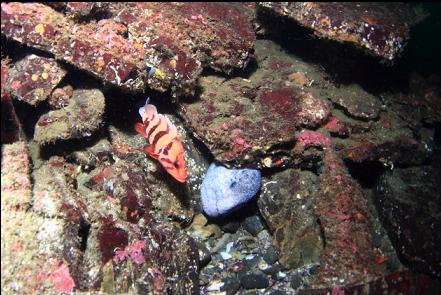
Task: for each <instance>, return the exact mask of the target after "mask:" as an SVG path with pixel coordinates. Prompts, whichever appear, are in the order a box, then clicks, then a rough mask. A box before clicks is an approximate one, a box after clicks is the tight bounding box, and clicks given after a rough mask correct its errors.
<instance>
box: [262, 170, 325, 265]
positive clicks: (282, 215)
mask: <svg viewBox="0 0 441 295" xmlns="http://www.w3.org/2000/svg"><path fill="white" fill-rule="evenodd" d="M315 182H316V176H315V175H313V174H312V173H307V172H300V171H297V170H292V169H288V170H285V171H283V172H280V173H277V174H275V175H273V176H272V177H271V178H269V179H265V182H264V185H263V190H262V194H261V196H260V198H259V201H258V204H259V209H260V212H261V214H262V216H263V217H264V219H265V221H266V224H267V225H268V227H269V229H270V230H271V233H272V236H273V243H274V245H275V247H276V249H277V250H278V251H279V252H280V259H279V261H280V263H282V264H283V265H284V266H286V267H287V268H293V269H297V268H301V267H303V266H306V265H310V264H318V263H320V253H321V251H322V250H323V241H322V237H321V236H320V226H319V225H318V224H317V222H316V219H317V218H316V216H315V214H314V212H313V205H314V202H313V198H314V196H315V194H316V191H315V190H316V189H317V186H316V183H315ZM286 204H289V206H287V205H286Z"/></svg>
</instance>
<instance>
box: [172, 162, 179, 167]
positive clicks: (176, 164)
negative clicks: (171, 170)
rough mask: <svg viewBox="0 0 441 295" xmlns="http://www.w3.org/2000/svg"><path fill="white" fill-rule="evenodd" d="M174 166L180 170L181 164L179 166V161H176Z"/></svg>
mask: <svg viewBox="0 0 441 295" xmlns="http://www.w3.org/2000/svg"><path fill="white" fill-rule="evenodd" d="M173 165H174V166H175V168H176V169H178V168H179V164H178V161H175V162H174V163H173Z"/></svg>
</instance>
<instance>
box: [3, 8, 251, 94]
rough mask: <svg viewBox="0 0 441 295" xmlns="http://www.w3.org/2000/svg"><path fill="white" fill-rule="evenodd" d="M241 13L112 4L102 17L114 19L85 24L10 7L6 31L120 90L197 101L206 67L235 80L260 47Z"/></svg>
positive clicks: (59, 15)
mask: <svg viewBox="0 0 441 295" xmlns="http://www.w3.org/2000/svg"><path fill="white" fill-rule="evenodd" d="M236 6H237V5H233V4H215V3H180V4H179V3H175V4H162V3H143V4H142V3H113V4H111V3H108V4H105V5H99V8H97V9H98V10H99V11H101V14H107V15H108V16H109V18H107V19H101V20H99V21H98V22H88V23H84V22H75V19H77V18H73V19H71V18H68V17H66V16H65V15H64V14H62V13H59V12H57V11H55V10H53V9H52V8H50V7H48V6H46V5H42V4H31V3H26V4H22V3H3V4H2V10H1V12H2V17H1V19H2V22H1V28H2V34H3V35H5V36H6V37H7V38H9V39H13V40H15V41H18V42H20V43H22V44H25V45H27V46H31V47H34V48H37V49H41V50H44V51H46V52H49V53H52V54H54V55H55V58H56V59H59V60H63V61H66V62H68V63H70V64H72V65H74V66H76V67H78V68H80V69H82V70H85V71H87V72H89V73H91V74H92V75H94V76H96V77H98V78H100V79H102V80H103V81H105V82H108V83H111V84H113V85H116V86H120V87H124V88H126V89H129V90H133V91H141V90H143V89H144V88H145V86H148V87H149V88H152V89H155V90H159V91H166V90H170V89H171V90H173V91H174V93H175V94H190V93H192V92H193V90H194V89H193V87H194V86H195V82H196V78H197V77H198V76H199V74H200V72H201V70H202V65H201V64H203V66H208V67H212V68H214V69H216V70H219V71H224V72H227V73H229V72H231V71H232V70H233V69H236V68H244V67H245V66H246V65H247V63H248V61H249V52H250V50H251V49H252V46H253V42H254V32H253V31H252V27H251V24H250V20H251V17H250V16H248V15H251V14H246V13H245V14H244V13H243V12H241V10H239V9H238V8H237V7H236ZM239 6H241V5H239ZM244 7H245V8H246V6H244ZM57 8H59V7H58V6H57ZM65 8H66V9H67V13H73V14H74V15H79V16H81V15H82V14H84V15H88V14H89V13H92V12H93V10H94V7H89V6H86V7H83V6H81V5H77V4H74V3H71V4H67V6H66V7H65ZM231 24H233V25H231ZM127 36H128V37H127Z"/></svg>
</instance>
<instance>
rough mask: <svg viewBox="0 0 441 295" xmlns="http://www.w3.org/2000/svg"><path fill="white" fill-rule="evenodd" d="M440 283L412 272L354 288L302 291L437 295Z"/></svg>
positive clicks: (314, 293) (312, 294)
mask: <svg viewBox="0 0 441 295" xmlns="http://www.w3.org/2000/svg"><path fill="white" fill-rule="evenodd" d="M440 288H441V285H440V284H439V282H437V281H435V280H433V279H431V278H430V277H428V276H426V275H421V274H414V273H412V272H410V271H402V272H395V273H391V274H389V275H386V276H384V277H381V278H378V279H374V280H371V281H369V282H367V283H365V284H358V285H353V286H338V285H337V286H333V287H328V288H321V289H312V288H307V289H304V290H300V291H299V294H302V295H318V294H328V293H330V294H350V295H355V294H359V295H368V294H375V295H377V294H378V295H381V294H395V293H400V294H408V295H419V294H422V295H429V294H430V295H435V294H438V292H439V291H440V290H441V289H440Z"/></svg>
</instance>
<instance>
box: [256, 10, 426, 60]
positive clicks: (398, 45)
mask: <svg viewBox="0 0 441 295" xmlns="http://www.w3.org/2000/svg"><path fill="white" fill-rule="evenodd" d="M260 6H263V7H267V8H270V9H271V10H273V11H274V12H276V13H278V14H280V15H283V16H288V17H290V18H292V19H294V20H295V21H297V22H299V23H300V24H301V25H302V26H305V27H307V28H309V29H311V30H313V31H314V33H315V34H316V35H318V36H320V37H324V38H329V39H332V40H337V41H339V42H348V43H352V44H355V45H357V46H359V47H362V48H365V49H367V50H368V52H370V53H372V54H375V55H378V56H381V57H383V58H386V59H390V60H392V59H394V58H395V57H396V56H397V54H398V53H399V52H401V50H402V48H403V47H404V45H405V41H406V39H408V35H409V30H410V28H411V27H412V25H414V24H415V23H417V22H418V21H420V20H421V19H423V18H424V13H423V12H422V11H419V10H417V9H415V8H412V7H410V6H408V5H406V4H401V3H389V4H386V5H382V4H381V5H380V4H378V3H367V2H353V3H315V2H297V3H289V2H283V3H275V2H261V3H260Z"/></svg>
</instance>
